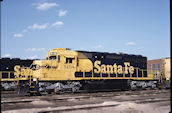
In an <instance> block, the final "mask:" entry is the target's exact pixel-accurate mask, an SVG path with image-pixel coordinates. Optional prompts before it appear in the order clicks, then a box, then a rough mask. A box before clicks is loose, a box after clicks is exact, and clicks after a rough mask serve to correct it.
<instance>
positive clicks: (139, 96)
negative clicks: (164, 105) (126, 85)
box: [1, 90, 170, 112]
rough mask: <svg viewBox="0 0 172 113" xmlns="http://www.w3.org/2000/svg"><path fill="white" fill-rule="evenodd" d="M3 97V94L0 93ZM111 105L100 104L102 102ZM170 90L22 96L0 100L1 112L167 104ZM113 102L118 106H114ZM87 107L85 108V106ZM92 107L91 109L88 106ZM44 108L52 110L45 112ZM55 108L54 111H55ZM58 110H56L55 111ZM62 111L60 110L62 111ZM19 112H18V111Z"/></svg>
mask: <svg viewBox="0 0 172 113" xmlns="http://www.w3.org/2000/svg"><path fill="white" fill-rule="evenodd" d="M2 95H3V93H2ZM109 101H113V102H111V104H106V105H104V104H102V103H104V102H109ZM169 101H170V90H137V91H116V92H97V93H95V92H94V93H76V94H73V93H70V94H67V93H64V94H61V95H53V94H50V95H43V96H32V97H28V96H24V97H19V96H17V97H13V96H12V97H5V98H2V100H1V107H2V111H6V112H7V111H8V110H19V109H24V110H29V109H34V110H36V109H37V108H39V109H41V110H40V111H38V112H44V111H46V112H50V111H51V112H52V111H58V110H59V109H60V107H63V108H66V109H68V110H72V109H69V108H71V107H72V106H73V107H74V106H83V107H84V108H85V109H86V108H92V107H93V108H97V107H102V106H105V107H110V106H117V105H118V104H119V103H124V102H134V103H136V104H145V103H156V102H169ZM114 102H116V103H118V104H114ZM86 105H87V106H86ZM88 105H89V106H88ZM90 105H92V107H91V106H90ZM73 107H72V108H73ZM46 108H52V109H51V110H46ZM55 108H56V109H55ZM57 108H58V109H57ZM53 109H54V110H53ZM73 109H82V107H74V108H73ZM63 110H64V109H62V111H63ZM19 111H20V110H19ZM19 111H17V112H19Z"/></svg>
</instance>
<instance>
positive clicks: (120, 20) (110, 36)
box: [1, 0, 170, 60]
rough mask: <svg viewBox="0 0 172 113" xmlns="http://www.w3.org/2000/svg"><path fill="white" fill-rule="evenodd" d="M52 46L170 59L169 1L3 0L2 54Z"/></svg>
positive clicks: (24, 54)
mask: <svg viewBox="0 0 172 113" xmlns="http://www.w3.org/2000/svg"><path fill="white" fill-rule="evenodd" d="M53 48H70V49H72V50H86V51H98V52H110V53H119V52H123V53H126V54H136V55H143V56H146V57H147V58H148V59H149V60H151V59H160V58H166V57H170V5H169V0H3V2H1V57H10V58H21V59H45V56H46V53H47V52H48V51H49V50H51V49H53Z"/></svg>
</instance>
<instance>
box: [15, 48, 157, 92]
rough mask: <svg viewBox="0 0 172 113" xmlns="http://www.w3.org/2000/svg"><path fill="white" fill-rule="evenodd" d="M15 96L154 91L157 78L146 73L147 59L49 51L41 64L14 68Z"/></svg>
mask: <svg viewBox="0 0 172 113" xmlns="http://www.w3.org/2000/svg"><path fill="white" fill-rule="evenodd" d="M14 71H15V72H14V75H15V77H16V80H17V84H18V93H19V94H25V93H40V92H48V93H51V92H55V93H59V92H62V91H72V92H78V91H82V90H87V91H91V90H113V89H121V90H126V89H132V90H135V89H146V88H152V89H154V88H156V87H157V85H158V80H159V79H158V78H159V76H157V75H156V76H153V75H151V74H149V75H148V73H147V57H144V56H141V55H130V54H116V53H108V52H90V51H72V50H70V49H66V48H55V49H52V50H50V51H49V52H48V53H47V55H46V59H45V60H34V61H33V63H32V64H31V65H30V66H28V67H21V66H19V65H16V66H15V67H14Z"/></svg>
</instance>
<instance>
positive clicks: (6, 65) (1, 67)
mask: <svg viewBox="0 0 172 113" xmlns="http://www.w3.org/2000/svg"><path fill="white" fill-rule="evenodd" d="M32 62H33V60H31V59H20V58H12V59H10V58H1V59H0V78H1V87H2V89H3V90H15V89H16V82H17V79H16V77H15V75H14V66H16V65H19V66H20V67H28V66H30V65H31V64H32Z"/></svg>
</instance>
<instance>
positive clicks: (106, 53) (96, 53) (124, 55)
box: [77, 50, 145, 57]
mask: <svg viewBox="0 0 172 113" xmlns="http://www.w3.org/2000/svg"><path fill="white" fill-rule="evenodd" d="M77 52H81V53H90V54H95V55H116V56H123V57H145V56H142V55H135V54H125V53H123V54H117V53H109V52H94V51H80V50H77Z"/></svg>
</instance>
